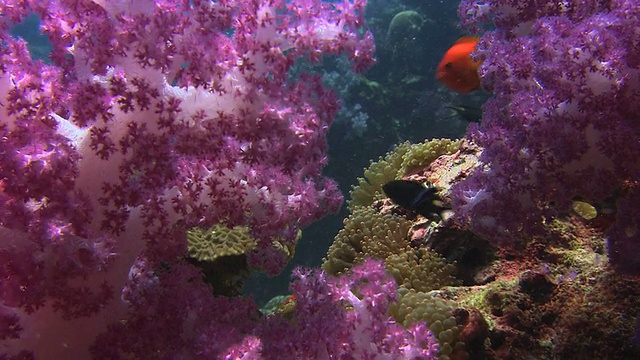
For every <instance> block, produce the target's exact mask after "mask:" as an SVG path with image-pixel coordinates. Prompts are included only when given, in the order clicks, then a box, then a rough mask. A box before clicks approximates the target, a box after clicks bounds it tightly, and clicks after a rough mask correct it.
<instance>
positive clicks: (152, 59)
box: [0, 0, 373, 359]
mask: <svg viewBox="0 0 640 360" xmlns="http://www.w3.org/2000/svg"><path fill="white" fill-rule="evenodd" d="M363 7H364V2H363V1H360V0H356V1H353V2H349V1H344V2H342V3H340V4H328V3H324V2H321V1H317V0H299V1H293V2H288V1H284V0H270V1H258V0H249V1H245V0H241V1H235V0H222V1H202V0H194V1H180V0H160V1H150V0H122V1H84V0H80V1H77V0H74V1H67V0H60V1H46V0H42V1H39V0H32V1H31V0H30V1H14V0H1V1H0V14H1V15H0V16H1V17H0V29H1V32H0V58H1V59H0V135H1V139H0V160H1V162H0V235H1V239H0V259H1V260H2V264H1V265H0V277H1V278H2V279H3V281H2V283H0V296H1V301H2V303H1V304H0V333H2V334H3V339H4V340H6V341H7V342H6V344H3V351H7V352H8V353H9V354H15V353H18V351H20V350H21V349H27V350H30V351H33V353H34V354H35V356H37V357H43V356H47V357H48V358H77V359H86V358H88V356H89V354H88V349H89V347H90V346H91V344H92V343H93V342H94V340H95V338H96V336H97V334H99V333H100V332H103V331H105V330H107V329H110V330H109V331H111V332H112V333H111V334H103V335H102V336H101V337H100V339H102V340H101V341H104V342H105V343H108V342H109V341H107V340H108V339H110V338H111V337H116V338H117V334H113V332H114V331H119V330H118V329H120V328H123V327H124V328H127V327H131V328H132V329H137V328H138V327H137V326H139V325H140V324H139V322H140V321H151V323H153V321H152V320H149V319H152V318H158V317H163V316H164V315H165V314H161V313H155V314H153V313H151V312H150V313H148V314H146V317H144V316H142V315H141V314H140V311H141V310H143V309H147V310H149V311H152V310H154V309H155V310H157V311H162V310H163V309H165V310H172V309H174V308H175V306H177V305H178V304H181V305H183V306H188V308H187V309H184V310H183V311H182V312H181V313H180V314H179V315H180V316H170V317H166V318H163V319H164V321H163V322H162V326H163V327H164V328H162V329H158V328H155V329H153V332H154V333H155V334H154V336H155V337H154V338H153V339H156V340H157V343H156V342H154V341H152V340H149V341H147V342H145V343H144V346H142V347H141V348H144V349H145V350H149V352H148V354H147V355H148V356H151V355H150V354H152V353H155V352H153V350H154V346H158V347H159V348H164V347H163V346H165V345H166V346H169V347H175V348H176V349H175V352H174V353H171V352H168V353H166V354H167V356H177V357H179V356H180V355H179V354H182V353H183V351H186V350H185V349H181V348H180V347H181V346H186V345H185V342H184V341H182V340H184V339H182V340H180V339H175V340H176V341H175V342H172V341H168V340H167V337H166V336H175V333H173V332H174V331H177V330H176V329H184V327H185V326H193V325H191V324H192V323H191V322H190V319H191V318H193V317H198V316H199V315H198V314H199V313H204V310H203V307H202V306H199V305H197V304H207V302H206V301H204V300H202V301H200V300H198V301H195V300H194V302H190V301H188V300H189V299H190V297H194V299H196V298H198V297H200V296H201V295H202V294H204V293H207V291H206V287H205V286H204V285H201V286H200V287H198V286H197V285H196V284H193V283H189V281H192V280H186V281H185V284H184V289H180V287H179V286H178V285H179V281H177V280H180V279H185V278H188V277H187V275H185V274H190V271H193V269H190V265H186V264H183V263H182V262H183V260H182V257H183V256H184V254H185V253H186V241H185V230H186V229H188V228H190V227H194V226H200V227H208V226H211V225H212V224H215V223H223V224H225V225H227V226H230V227H232V226H236V225H243V226H248V227H249V228H250V229H251V233H252V235H253V236H254V237H255V238H256V239H258V246H257V249H256V251H254V252H252V253H250V254H249V259H248V261H249V262H250V264H251V265H253V266H255V267H256V268H261V269H263V270H265V271H268V272H271V273H274V272H277V271H279V270H280V269H281V268H282V267H283V265H284V263H285V261H286V259H285V255H284V254H283V253H282V251H281V250H279V248H278V247H276V246H274V244H273V242H274V241H275V240H277V241H278V242H279V243H280V244H282V245H290V244H292V243H293V242H295V241H296V238H297V234H298V230H299V229H300V227H303V226H306V225H308V224H309V223H310V222H312V221H314V220H316V219H318V218H320V217H322V216H323V215H325V214H326V213H328V212H333V211H336V210H337V209H338V208H339V206H340V204H341V201H342V198H341V195H340V193H339V191H338V189H337V186H336V184H335V183H334V182H333V181H331V180H328V179H325V178H323V177H322V176H321V174H320V171H321V169H322V167H323V165H324V164H325V163H326V155H325V152H326V139H325V135H326V132H327V130H328V127H329V125H330V124H331V122H332V120H333V116H334V114H335V111H336V110H337V100H336V98H335V96H334V95H333V93H332V92H330V91H327V90H326V89H324V88H323V87H322V86H321V83H320V79H319V78H318V77H314V76H311V75H302V76H301V77H299V78H291V79H289V78H288V75H289V72H290V71H289V70H290V69H291V67H292V66H293V64H294V63H295V61H296V59H298V58H301V57H306V58H308V59H310V60H311V61H317V60H318V59H319V57H320V56H322V55H324V54H329V53H331V54H346V55H347V56H348V57H349V58H350V60H352V62H353V64H354V67H355V68H356V69H359V70H361V69H364V68H366V67H367V66H369V65H370V64H371V62H372V57H371V55H372V51H373V42H372V38H371V35H370V33H368V32H366V31H363V29H362V28H361V27H362V25H363V24H364V20H363ZM31 12H33V13H36V14H38V15H39V16H40V18H41V21H42V24H41V30H42V31H43V33H45V34H46V35H48V36H49V39H50V41H51V44H52V46H53V51H52V54H51V58H52V61H53V65H44V64H42V63H41V62H37V61H33V60H32V59H31V58H30V56H29V54H28V52H27V50H26V45H25V43H24V42H23V41H22V40H19V39H15V38H13V37H12V36H11V35H9V32H8V30H9V29H8V27H9V25H10V22H13V23H16V22H19V21H21V20H22V19H23V18H24V17H25V16H27V15H28V14H29V13H31ZM159 264H164V265H169V268H171V269H173V271H169V272H166V273H162V274H161V275H159V274H154V271H155V270H157V269H156V268H157V267H158V265H159ZM141 269H142V270H141ZM191 277H193V275H192V276H191ZM189 279H191V278H189ZM193 281H196V282H197V283H199V282H198V281H199V280H193ZM163 284H166V285H167V286H168V287H170V288H172V289H174V291H173V292H171V294H169V295H173V296H176V297H180V299H176V301H175V302H174V303H173V304H169V303H163V302H162V301H160V302H157V303H153V304H150V303H145V302H142V301H140V299H139V298H138V297H142V296H146V297H149V296H150V295H148V294H157V295H159V296H168V295H167V293H166V291H165V292H163V291H164V290H162V289H163ZM203 287H204V290H203ZM134 290H135V291H134ZM182 297H184V299H183V298H182ZM171 306H173V307H171ZM203 306H204V305H203ZM141 316H142V317H141ZM127 319H129V320H130V321H128V320H127ZM114 324H119V325H114ZM80 328H82V329H84V330H83V331H81V332H79V331H78V329H80ZM140 329H142V330H144V331H151V330H149V327H140ZM195 332H196V330H194V334H195ZM149 339H151V338H149ZM179 340H180V341H179ZM100 344H102V342H101V343H100ZM167 344H170V345H167ZM98 345H99V344H98ZM97 348H100V347H97ZM97 348H96V349H97ZM100 349H102V350H105V349H104V347H102V348H100ZM158 351H159V350H158ZM189 351H190V350H189ZM158 353H159V352H158ZM42 354H47V355H42ZM172 354H173V355H172ZM95 355H96V356H98V355H99V354H98V353H95ZM98 357H99V356H98ZM138 358H139V357H138Z"/></svg>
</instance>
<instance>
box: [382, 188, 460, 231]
mask: <svg viewBox="0 0 640 360" xmlns="http://www.w3.org/2000/svg"><path fill="white" fill-rule="evenodd" d="M382 190H383V191H384V193H385V194H387V196H388V197H389V199H391V201H393V203H394V204H396V205H399V206H401V207H403V208H405V209H407V210H413V211H415V212H417V213H418V214H420V215H422V216H424V217H426V218H429V217H433V215H438V216H439V217H440V218H441V219H442V220H444V221H446V220H447V219H448V218H449V217H450V216H447V214H445V212H446V211H447V210H450V208H448V207H446V206H444V204H443V203H442V199H441V198H440V196H438V189H437V188H436V187H434V186H424V185H423V184H422V183H419V182H417V181H410V180H393V181H389V182H388V183H386V184H384V185H383V186H382Z"/></svg>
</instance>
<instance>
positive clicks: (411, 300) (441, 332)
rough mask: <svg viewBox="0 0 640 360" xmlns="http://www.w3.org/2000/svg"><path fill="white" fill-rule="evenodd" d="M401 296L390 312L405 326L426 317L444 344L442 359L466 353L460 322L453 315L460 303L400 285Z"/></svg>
mask: <svg viewBox="0 0 640 360" xmlns="http://www.w3.org/2000/svg"><path fill="white" fill-rule="evenodd" d="M398 295H399V299H398V301H397V302H395V303H393V304H392V305H391V306H390V307H389V314H390V315H391V316H393V318H394V319H395V320H396V321H397V322H398V323H400V324H403V325H404V326H405V327H408V326H410V325H411V324H413V323H415V322H419V321H426V322H427V324H429V329H430V330H431V331H432V332H433V333H434V334H435V336H436V337H437V338H438V343H439V344H440V351H439V359H440V360H447V359H449V358H450V357H451V355H453V354H454V353H455V354H459V355H462V354H464V352H465V351H464V344H463V343H461V342H459V341H458V336H459V335H460V330H461V329H460V326H458V323H457V321H456V318H455V317H454V316H453V315H452V312H453V310H454V309H456V308H457V306H456V304H455V303H454V302H452V301H448V300H444V299H442V298H440V297H438V296H433V295H431V294H429V293H426V292H422V291H415V290H413V289H406V288H404V287H400V288H399V289H398Z"/></svg>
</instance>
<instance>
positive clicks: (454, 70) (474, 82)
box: [436, 36, 480, 94]
mask: <svg viewBox="0 0 640 360" xmlns="http://www.w3.org/2000/svg"><path fill="white" fill-rule="evenodd" d="M478 40H480V38H478V37H475V36H464V37H461V38H460V39H458V41H456V43H455V44H453V46H452V47H451V48H450V49H449V50H447V52H446V53H445V54H444V56H443V57H442V61H440V64H438V69H437V70H436V79H438V81H440V82H441V83H443V84H444V85H445V86H446V87H448V88H449V89H451V90H454V91H457V92H459V93H462V94H466V93H468V92H471V91H473V90H476V89H479V88H480V76H479V75H478V66H480V61H473V60H472V59H471V53H472V52H473V51H474V49H475V48H476V44H478Z"/></svg>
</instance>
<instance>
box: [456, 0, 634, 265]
mask: <svg viewBox="0 0 640 360" xmlns="http://www.w3.org/2000/svg"><path fill="white" fill-rule="evenodd" d="M460 14H461V16H462V18H463V22H464V23H466V24H467V25H470V26H472V27H473V26H475V25H477V24H478V22H479V21H480V22H486V21H487V20H488V19H493V21H494V23H495V25H496V30H494V31H490V32H488V33H487V34H485V35H484V37H483V38H482V40H481V41H480V43H479V45H478V49H477V50H478V51H477V56H478V57H479V58H480V59H482V60H483V64H482V66H481V68H480V72H481V78H482V85H483V87H484V88H485V89H486V90H488V91H490V92H493V93H494V94H495V96H494V98H493V99H491V100H490V101H489V102H488V103H487V104H486V105H485V108H484V116H483V122H482V124H481V125H480V126H479V127H477V128H475V127H474V128H472V129H471V131H470V134H469V136H470V138H471V139H473V140H474V141H475V142H477V143H478V144H480V145H481V146H483V147H484V152H483V154H482V157H481V161H482V163H483V166H482V167H480V168H479V169H478V170H477V171H476V172H475V173H474V174H473V175H472V176H471V177H469V178H468V179H466V180H464V181H462V182H461V183H459V184H458V185H456V187H455V188H454V190H453V196H454V200H453V201H454V207H455V209H456V211H457V219H458V221H459V222H460V223H465V224H468V225H469V226H470V228H471V229H472V230H474V231H476V232H477V233H479V234H481V235H483V236H486V237H487V238H489V239H492V240H494V241H495V242H502V241H510V240H512V239H514V238H515V237H517V236H519V235H518V234H519V233H520V232H521V231H522V230H524V231H526V232H527V233H529V234H535V233H536V232H537V231H539V230H540V229H541V225H542V222H543V221H544V219H551V218H553V217H554V216H555V215H556V214H557V212H558V211H567V210H568V209H570V205H571V201H572V199H574V198H575V197H581V198H585V199H589V200H596V201H597V200H601V199H603V198H605V197H607V196H609V195H611V194H612V193H613V192H614V191H615V190H616V189H620V188H621V187H623V184H625V183H629V182H634V181H637V180H638V179H640V162H638V160H637V157H638V154H640V142H639V141H638V139H639V138H640V117H639V116H640V115H639V114H640V61H638V58H639V57H638V55H639V53H640V20H639V19H640V3H639V2H638V1H629V0H627V1H586V2H585V1H569V2H556V1H514V0H495V1H483V2H478V1H471V0H468V1H463V3H462V5H461V7H460ZM476 28H477V26H476ZM630 192H637V190H636V189H631V190H630ZM623 196H625V195H623ZM626 196H631V195H630V194H628V195H626ZM638 209H639V208H638V206H637V204H636V205H634V204H633V202H631V201H626V200H624V198H622V199H620V201H619V203H618V213H619V215H620V216H619V217H618V221H617V222H616V224H615V225H613V227H612V228H611V229H610V231H609V235H610V237H611V238H610V241H609V252H610V254H611V258H612V259H613V260H614V264H615V265H617V266H619V267H620V268H625V269H635V271H640V266H639V265H640V262H639V261H638V260H637V255H636V253H637V251H629V250H631V249H636V250H637V249H638V247H639V246H640V232H639V230H638V229H640V227H638V225H640V224H638V220H637V219H638V215H639V214H640V212H639V211H638ZM631 214H633V215H631ZM622 229H624V230H622ZM623 244H624V245H623ZM621 249H625V251H626V253H625V254H623V253H621V252H620V250H621ZM629 265H632V266H629Z"/></svg>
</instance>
